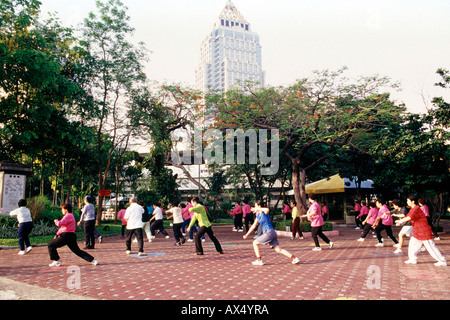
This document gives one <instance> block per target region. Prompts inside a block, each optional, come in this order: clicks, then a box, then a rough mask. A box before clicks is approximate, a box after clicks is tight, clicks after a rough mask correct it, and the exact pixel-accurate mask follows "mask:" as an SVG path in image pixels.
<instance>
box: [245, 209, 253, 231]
mask: <svg viewBox="0 0 450 320" xmlns="http://www.w3.org/2000/svg"><path fill="white" fill-rule="evenodd" d="M244 219H245V232H248V230H250V227H251V226H252V224H253V222H254V218H253V213H247V214H246V215H245V218H244Z"/></svg>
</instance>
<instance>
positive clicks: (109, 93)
mask: <svg viewBox="0 0 450 320" xmlns="http://www.w3.org/2000/svg"><path fill="white" fill-rule="evenodd" d="M96 4H97V10H98V12H97V13H93V12H91V13H90V14H89V17H88V18H86V19H85V20H84V26H83V40H82V41H80V45H81V47H82V48H84V51H85V54H86V56H85V57H84V60H85V63H86V65H87V71H86V74H85V77H86V79H88V82H87V83H89V85H90V87H91V91H90V95H91V97H92V101H93V109H92V111H91V113H90V114H89V116H90V118H87V119H84V120H85V121H86V122H87V123H89V124H90V125H91V126H93V127H94V128H95V130H96V132H97V140H96V153H97V160H98V163H97V166H98V172H97V174H98V187H99V189H100V190H102V189H104V188H105V184H106V178H107V176H108V172H109V170H110V168H111V159H112V156H113V154H114V152H115V151H117V150H126V148H125V145H126V144H127V141H128V138H129V135H130V132H131V128H130V126H129V123H128V121H127V111H126V108H127V103H126V99H129V97H130V96H131V92H132V90H133V89H134V88H135V87H136V86H138V85H139V83H141V82H143V81H145V79H146V76H145V74H144V73H143V65H142V63H143V61H145V59H146V54H147V52H146V50H145V48H144V45H143V43H139V46H137V47H136V46H135V45H133V44H132V43H131V42H130V41H129V40H128V38H129V37H130V36H131V35H132V34H133V32H134V29H133V28H132V27H131V26H130V25H129V17H128V16H127V14H126V10H127V8H126V7H125V6H124V5H123V4H122V3H121V2H120V1H119V0H108V1H105V2H102V1H97V2H96ZM107 137H108V138H109V137H110V138H111V144H110V147H109V148H104V147H105V145H106V144H105V138H107ZM102 202H103V197H102V196H100V197H99V200H98V208H97V221H98V222H100V219H101V213H102Z"/></svg>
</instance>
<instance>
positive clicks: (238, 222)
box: [231, 201, 244, 232]
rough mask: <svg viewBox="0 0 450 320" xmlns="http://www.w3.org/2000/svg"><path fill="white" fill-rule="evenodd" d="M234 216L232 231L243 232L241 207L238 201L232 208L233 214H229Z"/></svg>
mask: <svg viewBox="0 0 450 320" xmlns="http://www.w3.org/2000/svg"><path fill="white" fill-rule="evenodd" d="M231 214H232V215H233V216H234V228H233V231H238V232H243V231H244V230H243V227H242V217H243V213H242V207H241V205H240V203H239V201H236V206H235V207H234V208H233V212H232V213H231Z"/></svg>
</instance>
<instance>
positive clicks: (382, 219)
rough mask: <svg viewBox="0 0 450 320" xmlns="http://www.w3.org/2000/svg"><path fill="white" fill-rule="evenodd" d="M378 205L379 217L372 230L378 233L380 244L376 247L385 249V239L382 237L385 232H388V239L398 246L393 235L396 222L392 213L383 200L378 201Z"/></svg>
mask: <svg viewBox="0 0 450 320" xmlns="http://www.w3.org/2000/svg"><path fill="white" fill-rule="evenodd" d="M376 205H377V208H378V217H377V220H375V224H374V225H373V226H372V228H374V229H375V232H376V233H377V239H378V243H377V244H376V245H375V247H384V244H383V238H382V237H381V231H383V230H386V234H387V235H388V237H389V238H391V240H392V241H394V243H395V244H397V243H398V240H397V239H396V238H395V236H394V234H393V233H392V225H393V224H394V220H393V219H392V216H391V211H390V210H389V208H388V207H387V205H386V202H385V201H384V199H382V198H379V199H377V201H376Z"/></svg>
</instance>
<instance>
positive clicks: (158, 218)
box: [150, 203, 169, 239]
mask: <svg viewBox="0 0 450 320" xmlns="http://www.w3.org/2000/svg"><path fill="white" fill-rule="evenodd" d="M153 208H154V210H153V217H152V218H151V219H150V222H151V221H152V220H155V221H154V222H153V223H152V225H151V226H150V232H151V234H152V238H153V239H154V238H155V232H156V230H158V231H159V232H161V233H162V234H163V235H164V236H165V237H166V239H169V234H168V233H167V231H166V230H165V229H164V221H163V211H162V209H161V208H160V206H159V203H156V204H153Z"/></svg>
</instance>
